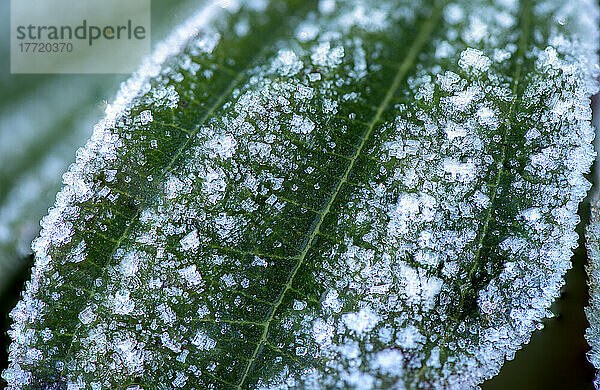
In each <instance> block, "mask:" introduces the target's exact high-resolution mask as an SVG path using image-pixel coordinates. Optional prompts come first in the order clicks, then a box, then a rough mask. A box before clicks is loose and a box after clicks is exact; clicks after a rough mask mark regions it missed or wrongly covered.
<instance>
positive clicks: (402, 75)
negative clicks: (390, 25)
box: [236, 0, 447, 390]
mask: <svg viewBox="0 0 600 390" xmlns="http://www.w3.org/2000/svg"><path fill="white" fill-rule="evenodd" d="M446 2H447V0H443V1H441V3H440V4H436V5H435V6H434V9H433V11H432V13H431V15H430V16H429V18H428V19H427V20H426V21H425V23H424V24H423V26H422V27H421V29H420V31H419V33H418V35H417V37H416V38H415V40H414V41H413V43H412V45H411V47H410V48H409V51H408V53H407V55H406V57H405V58H404V60H403V61H402V62H401V63H400V66H399V67H398V71H397V72H396V75H395V77H394V80H393V81H392V84H391V85H390V87H389V89H388V90H387V93H386V95H385V97H384V99H383V101H382V102H381V104H379V106H378V107H377V111H376V113H375V116H374V117H373V119H372V120H371V121H370V122H369V124H368V127H367V130H366V131H365V134H364V135H363V136H362V137H361V141H360V144H359V145H358V147H357V148H356V150H355V152H354V154H353V155H352V157H351V158H350V162H349V164H348V167H347V168H346V170H345V172H344V174H343V175H342V177H341V179H340V180H339V181H338V183H337V185H336V186H335V187H334V190H333V192H332V194H331V196H330V198H329V200H328V201H327V204H326V205H325V207H323V209H322V211H321V212H320V213H319V214H318V215H317V221H316V223H315V225H314V228H313V229H312V231H311V232H310V235H309V237H308V239H307V240H306V241H305V242H306V243H305V245H304V248H303V249H302V252H301V253H300V255H299V256H298V261H297V263H296V265H295V266H294V268H293V269H292V272H291V273H290V276H289V277H288V279H287V281H286V284H285V285H284V288H283V291H282V292H281V294H280V295H279V297H278V299H277V301H276V303H275V305H274V306H273V308H272V310H271V313H270V314H269V316H268V317H267V319H266V320H265V321H264V323H263V324H264V325H263V332H262V334H261V337H260V340H259V341H258V343H257V344H256V347H255V348H254V351H253V353H252V356H251V357H250V360H248V363H247V365H246V368H245V370H244V374H243V376H242V378H241V380H240V382H239V384H238V385H237V387H236V388H237V389H238V390H241V389H242V386H243V385H244V384H245V382H246V380H247V379H248V374H249V372H250V369H251V368H252V366H253V364H254V362H255V361H256V358H257V357H258V354H259V352H260V350H261V348H262V347H263V345H264V344H265V343H266V342H267V336H268V332H269V327H270V325H271V323H272V321H273V319H274V318H275V314H276V313H277V310H278V308H279V307H280V306H281V304H282V303H283V299H284V298H285V295H286V294H287V292H288V291H289V290H290V289H291V287H292V283H293V281H294V278H295V276H296V274H297V273H298V270H299V269H300V267H301V266H302V264H303V263H304V261H305V260H306V256H307V255H308V253H309V251H310V250H311V249H312V243H313V241H314V240H315V238H316V237H317V235H318V234H319V232H320V229H321V226H322V224H323V222H324V221H325V218H326V217H327V216H328V215H329V213H330V211H331V207H332V206H333V204H334V203H335V201H336V199H337V197H338V195H339V193H340V190H341V188H342V186H343V185H344V184H345V183H347V181H348V178H349V176H350V174H351V173H352V171H353V170H354V166H355V164H356V161H357V160H358V157H359V156H360V155H361V152H362V150H363V148H364V146H365V145H366V143H367V141H368V140H369V139H370V138H371V136H372V135H373V131H374V130H375V126H376V125H377V123H378V122H379V121H380V120H381V118H382V116H383V114H384V113H385V111H386V110H387V109H388V108H389V106H390V103H391V102H392V99H393V98H394V95H395V94H396V92H397V90H398V88H399V87H400V84H401V83H402V82H403V81H404V80H405V79H406V76H407V75H408V72H409V71H410V70H411V69H412V68H413V67H414V65H415V62H416V59H417V57H418V55H419V53H421V51H422V49H423V47H424V46H425V44H426V42H427V38H428V37H429V36H430V35H431V34H432V32H433V31H434V29H435V25H436V23H437V21H438V19H439V18H440V16H441V13H442V10H443V8H444V6H445V4H446Z"/></svg>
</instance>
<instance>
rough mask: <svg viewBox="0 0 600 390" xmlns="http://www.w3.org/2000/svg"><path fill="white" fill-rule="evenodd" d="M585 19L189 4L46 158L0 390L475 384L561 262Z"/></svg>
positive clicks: (556, 285)
mask: <svg viewBox="0 0 600 390" xmlns="http://www.w3.org/2000/svg"><path fill="white" fill-rule="evenodd" d="M581 10H585V14H584V15H581V12H582V11H581ZM282 19H283V20H282ZM596 21H597V10H596V5H594V4H592V3H591V2H589V1H587V0H580V1H576V2H571V1H569V2H566V1H564V2H551V1H543V2H537V3H536V4H533V2H530V1H523V2H522V3H521V4H517V3H516V2H507V1H491V0H477V1H474V2H473V1H466V0H464V1H462V0H461V1H454V2H448V3H445V2H444V3H441V4H437V3H436V4H429V3H426V4H420V3H419V4H415V2H413V1H408V0H398V1H383V0H381V1H369V2H367V1H363V0H352V1H346V2H337V1H332V0H326V1H320V2H318V4H317V3H315V4H313V3H312V2H298V3H296V2H294V1H291V0H290V1H288V2H282V1H272V2H266V1H249V2H239V3H238V2H233V1H228V2H222V1H220V2H217V3H214V4H213V3H211V4H210V5H208V6H207V8H206V9H205V10H203V11H201V12H200V14H199V15H197V16H195V17H192V19H190V21H189V22H187V23H186V24H184V26H182V27H181V29H180V30H179V31H178V32H176V33H175V35H174V37H173V38H172V39H171V40H168V41H167V43H165V45H164V46H161V48H160V49H158V51H157V54H156V55H155V56H154V57H153V59H151V60H150V61H149V62H148V63H147V64H146V65H145V66H144V67H143V68H142V69H141V71H140V72H139V73H138V74H137V75H134V76H133V78H132V79H131V80H130V81H129V82H127V83H125V84H124V85H123V87H122V91H121V92H120V94H119V95H118V97H117V99H116V101H115V103H113V104H112V105H111V106H109V108H108V109H107V118H106V119H105V120H104V121H103V122H101V123H100V124H99V125H98V126H97V127H96V128H95V131H94V135H93V137H92V139H91V140H90V142H89V143H88V144H87V145H86V146H85V147H84V148H82V149H80V151H79V152H78V156H77V163H76V164H75V165H73V166H72V167H71V169H70V170H69V172H68V173H67V174H65V177H64V182H65V187H64V188H63V190H62V191H61V193H60V194H59V195H58V197H57V200H56V204H55V207H54V208H53V209H52V210H51V211H50V212H49V214H48V216H47V217H45V218H44V220H43V222H42V225H43V230H42V233H41V237H40V238H38V239H37V240H36V241H35V243H34V250H35V252H36V264H35V268H34V270H33V274H32V280H31V281H30V282H29V283H28V285H27V288H26V291H25V294H24V296H23V299H22V300H21V301H20V302H19V304H18V306H17V307H16V308H15V310H14V311H13V312H12V314H11V315H12V317H13V319H14V324H13V326H12V329H11V331H10V335H11V338H12V340H13V343H12V344H11V347H10V359H11V364H10V366H9V368H8V369H7V370H5V371H4V373H3V376H4V378H5V379H6V380H7V382H8V383H9V388H10V389H20V388H35V387H36V386H40V384H44V385H46V384H51V385H54V384H58V383H61V384H66V385H67V386H68V387H70V388H84V387H89V388H114V387H118V386H123V384H127V383H138V385H139V386H141V387H144V386H146V387H156V386H159V387H161V386H162V387H165V388H173V387H174V388H215V389H217V388H228V389H229V388H233V389H242V388H261V389H289V388H305V389H321V388H350V389H353V388H355V389H382V388H413V387H417V386H421V387H431V388H465V387H476V386H477V385H478V384H479V383H481V382H482V381H483V380H485V379H486V378H489V377H491V376H493V375H495V374H496V373H497V372H498V370H499V369H500V366H501V365H502V363H503V361H504V360H505V359H511V358H512V357H513V356H514V353H515V351H516V350H517V349H518V348H520V347H521V345H522V344H524V343H526V342H527V341H528V340H529V337H530V335H531V333H532V332H533V330H534V329H536V328H538V327H540V324H541V320H542V319H544V318H545V317H548V316H550V315H551V313H550V311H549V307H550V304H551V302H552V301H553V299H555V298H556V296H557V295H558V293H559V289H560V287H561V286H562V284H563V275H564V273H565V272H566V270H567V269H568V267H569V265H570V256H571V249H572V248H573V247H574V245H575V243H576V238H577V236H576V234H575V225H576V224H577V222H578V217H577V214H576V211H577V206H578V204H579V202H580V201H581V200H582V199H583V198H584V196H585V194H586V191H587V190H588V189H589V183H588V182H587V181H586V180H585V179H584V177H583V174H584V173H586V172H587V171H588V169H589V167H590V165H591V163H592V161H593V159H594V152H593V150H592V147H591V142H592V139H593V131H592V128H591V126H590V118H591V112H590V108H589V96H590V95H591V94H592V93H593V92H595V91H596V82H595V81H594V77H595V75H596V74H595V68H594V66H595V64H596V60H595V58H594V53H595V51H596V35H597V34H596V32H597V31H596ZM228 26H230V27H231V28H229V27H228ZM282 26H283V27H282ZM266 32H268V33H266ZM590 32H594V33H593V34H591V33H590ZM257 37H258V38H259V39H257ZM399 53H401V57H400V58H398V57H399V56H400V54H399ZM107 199H109V200H110V202H108V201H107ZM82 254H85V256H82ZM73 259H77V261H73ZM70 314H73V315H70ZM139 381H141V383H140V382H139Z"/></svg>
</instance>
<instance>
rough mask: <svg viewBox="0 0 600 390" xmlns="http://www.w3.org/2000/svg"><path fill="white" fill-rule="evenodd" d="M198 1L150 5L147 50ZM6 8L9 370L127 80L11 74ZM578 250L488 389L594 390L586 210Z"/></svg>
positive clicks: (1, 268)
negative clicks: (68, 193) (51, 219)
mask: <svg viewBox="0 0 600 390" xmlns="http://www.w3.org/2000/svg"><path fill="white" fill-rule="evenodd" d="M202 2H203V1H192V0H189V1H188V0H152V31H151V33H152V42H153V44H154V43H156V42H159V41H160V40H161V39H162V38H164V37H165V36H166V35H167V34H168V32H169V31H170V30H171V29H172V28H173V27H175V26H176V25H177V24H178V23H179V22H181V21H183V20H184V19H185V18H186V16H187V15H189V13H190V11H191V10H192V9H194V8H196V7H198V6H199V5H200V4H201V3H202ZM9 11H10V1H9V0H0V327H1V329H2V333H1V335H2V337H0V369H3V368H4V367H6V365H7V358H8V355H7V348H8V338H7V336H6V330H7V329H8V326H9V324H10V321H9V319H8V313H9V312H10V310H11V309H12V307H13V306H14V305H15V303H16V301H17V299H18V297H19V294H20V291H21V290H22V289H23V284H24V282H25V280H26V279H27V278H28V273H29V269H30V267H31V265H32V263H33V258H32V256H31V250H30V243H31V240H32V239H33V238H35V236H36V235H37V234H38V232H39V220H40V219H41V217H43V216H44V215H45V214H46V212H47V209H48V207H49V206H50V205H51V204H52V203H53V201H54V197H55V195H56V193H57V191H58V190H59V188H60V183H61V176H62V173H63V172H65V171H66V170H67V168H68V166H69V164H71V163H72V162H73V161H74V159H75V152H76V150H77V148H78V147H80V146H82V145H83V144H84V143H85V141H86V140H87V139H88V138H89V137H90V135H91V132H92V128H93V125H94V124H95V123H96V122H97V121H98V120H99V119H101V118H102V116H103V112H104V108H105V105H106V102H108V101H111V99H112V97H113V95H114V94H115V93H116V91H117V90H118V88H119V84H120V83H121V82H122V81H124V80H125V79H126V78H127V75H11V74H10V57H9V26H10V20H9V16H10V12H9ZM591 178H592V176H591V175H590V180H591ZM580 215H581V217H582V222H581V223H580V225H579V233H580V247H579V249H578V250H577V251H576V254H575V256H574V258H573V268H572V269H571V270H570V271H569V273H568V274H567V286H566V288H565V289H564V291H563V294H562V296H561V298H560V299H559V300H558V301H557V302H556V303H555V304H554V306H553V311H554V313H556V314H557V316H556V317H555V318H553V319H549V320H547V321H546V322H545V325H546V326H545V328H544V329H543V330H541V331H537V332H535V334H534V335H533V336H532V340H531V342H530V343H529V344H528V345H526V346H525V347H524V348H523V349H522V350H521V351H519V352H518V353H517V354H516V357H515V359H514V360H512V361H510V362H507V363H506V364H505V365H504V367H503V368H502V370H501V372H500V375H498V376H497V377H495V378H493V379H492V380H490V381H488V382H486V383H485V384H484V385H483V386H482V387H483V389H484V390H500V389H593V385H592V380H593V378H594V369H593V367H592V366H591V365H590V364H589V363H588V362H587V360H586V357H585V353H586V352H587V350H589V346H588V345H587V343H586V341H585V339H584V337H583V334H584V331H585V328H586V327H587V321H586V319H585V315H584V312H583V307H584V305H585V304H587V295H586V294H587V288H586V277H585V270H584V266H585V263H586V261H587V256H586V252H585V248H584V247H583V246H582V245H581V244H582V231H583V227H584V226H585V225H584V224H585V223H587V219H588V215H589V206H588V205H587V203H585V204H583V205H582V206H581V207H580Z"/></svg>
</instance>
